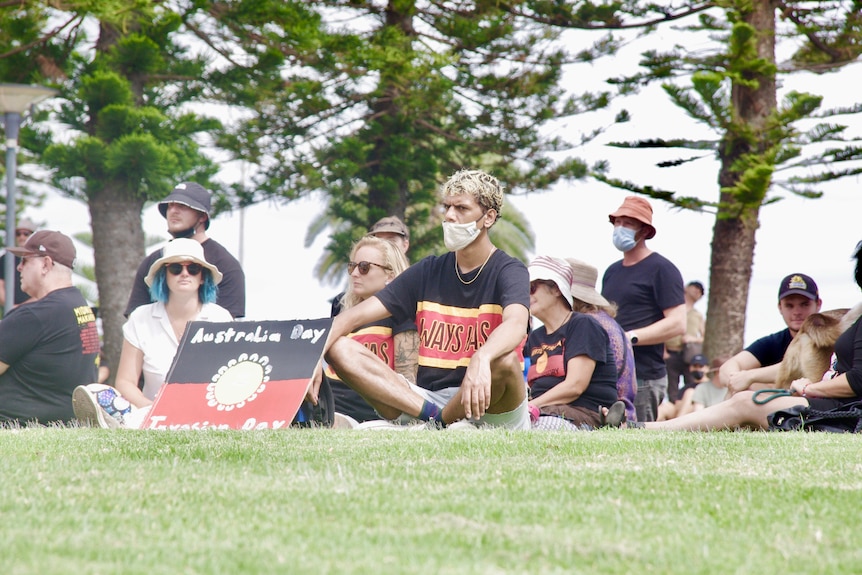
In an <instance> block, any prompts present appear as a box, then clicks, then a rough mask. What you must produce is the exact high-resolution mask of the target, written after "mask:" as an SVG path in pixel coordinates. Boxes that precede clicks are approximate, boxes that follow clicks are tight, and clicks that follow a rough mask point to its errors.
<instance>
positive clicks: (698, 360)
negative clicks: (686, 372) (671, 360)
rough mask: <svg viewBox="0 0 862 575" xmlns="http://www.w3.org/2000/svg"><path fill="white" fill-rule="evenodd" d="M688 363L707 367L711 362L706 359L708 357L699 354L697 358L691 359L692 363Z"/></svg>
mask: <svg viewBox="0 0 862 575" xmlns="http://www.w3.org/2000/svg"><path fill="white" fill-rule="evenodd" d="M688 363H689V365H703V366H707V365H709V360H708V359H706V356H705V355H703V354H702V353H699V354H697V355H696V356H694V357H692V358H691V361H690V362H688Z"/></svg>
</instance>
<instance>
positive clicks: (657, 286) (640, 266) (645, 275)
mask: <svg viewBox="0 0 862 575" xmlns="http://www.w3.org/2000/svg"><path fill="white" fill-rule="evenodd" d="M602 295H603V296H604V297H605V298H606V299H607V300H608V301H610V302H613V303H616V304H617V307H618V311H617V317H616V320H617V323H619V324H620V325H621V326H622V327H623V329H624V330H626V331H631V330H635V331H636V330H637V328H639V327H646V326H648V325H652V324H654V323H655V322H657V321H659V320H662V319H664V310H666V309H670V308H674V307H677V306H680V305H682V304H684V303H685V287H684V286H683V283H682V275H681V274H680V273H679V270H678V269H677V267H676V266H675V265H673V263H671V262H670V260H668V259H667V258H665V257H664V256H662V255H660V254H658V253H656V252H653V253H651V254H650V255H648V256H647V257H645V258H644V259H643V260H641V261H639V262H638V263H636V264H635V265H633V266H624V265H623V262H622V260H620V261H617V262H614V263H612V264H611V265H610V266H609V267H608V269H607V270H606V271H605V275H604V277H603V278H602ZM634 355H635V370H636V372H637V378H638V379H641V380H643V379H660V378H662V377H665V376H666V375H667V368H666V367H665V364H664V344H663V343H658V344H655V345H636V346H634Z"/></svg>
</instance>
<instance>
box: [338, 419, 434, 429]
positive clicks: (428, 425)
mask: <svg viewBox="0 0 862 575" xmlns="http://www.w3.org/2000/svg"><path fill="white" fill-rule="evenodd" d="M354 429H356V430H372V431H429V430H435V429H440V426H439V425H437V423H435V422H433V421H427V422H425V421H417V422H414V423H404V424H401V423H392V422H391V421H389V420H386V419H373V420H371V421H363V422H362V423H360V424H359V425H357V426H356V427H355V428H354Z"/></svg>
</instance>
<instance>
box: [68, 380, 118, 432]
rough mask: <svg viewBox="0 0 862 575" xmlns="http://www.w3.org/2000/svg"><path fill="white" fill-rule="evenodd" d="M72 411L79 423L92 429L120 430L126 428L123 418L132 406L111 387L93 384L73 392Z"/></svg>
mask: <svg viewBox="0 0 862 575" xmlns="http://www.w3.org/2000/svg"><path fill="white" fill-rule="evenodd" d="M72 410H73V411H74V412H75V417H76V418H77V419H78V420H79V421H82V422H84V423H88V424H90V426H92V427H101V428H103V429H120V428H122V427H125V425H124V424H123V416H124V415H126V414H128V413H129V412H130V411H131V410H132V406H131V404H129V402H128V401H127V400H126V398H124V397H123V396H122V395H120V394H119V393H117V390H116V389H114V388H113V387H111V386H110V385H104V384H101V383H91V384H89V385H79V386H78V387H76V388H75V390H74V391H73V392H72Z"/></svg>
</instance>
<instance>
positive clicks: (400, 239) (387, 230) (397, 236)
mask: <svg viewBox="0 0 862 575" xmlns="http://www.w3.org/2000/svg"><path fill="white" fill-rule="evenodd" d="M367 235H369V236H375V237H378V238H383V239H384V240H389V241H390V242H393V243H394V244H395V245H396V246H398V247H399V248H400V249H401V253H403V254H404V255H407V250H408V249H409V248H410V231H409V230H408V229H407V226H405V225H404V222H402V221H401V219H400V218H398V217H397V216H387V217H385V218H381V219H379V220H377V223H375V224H374V225H373V226H371V227H370V228H368V234H367Z"/></svg>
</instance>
